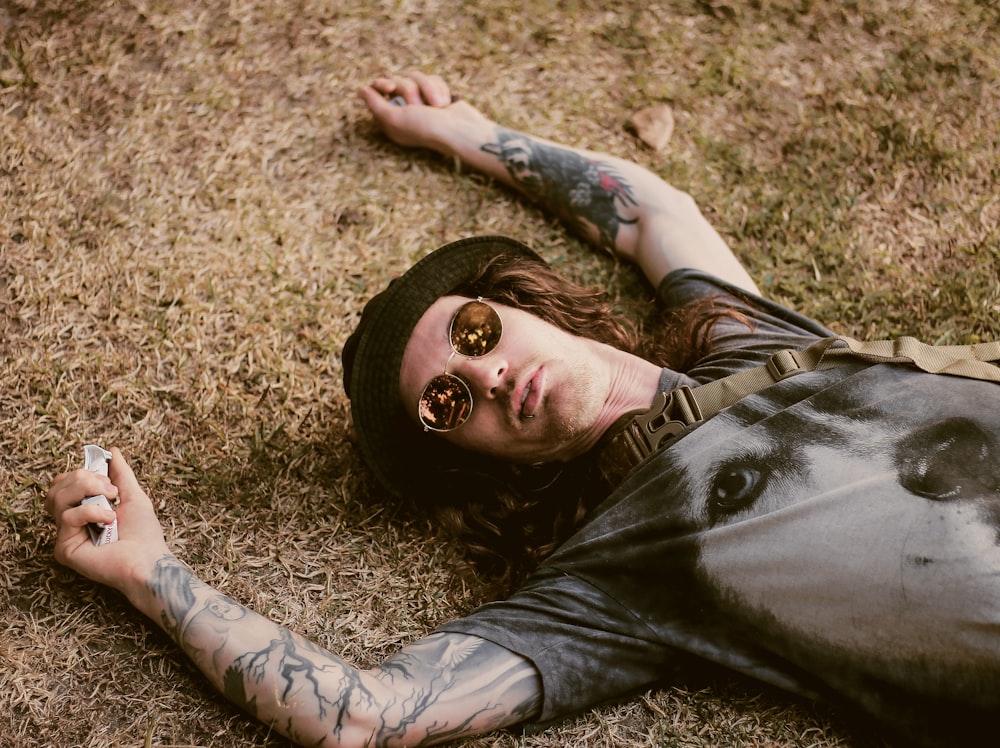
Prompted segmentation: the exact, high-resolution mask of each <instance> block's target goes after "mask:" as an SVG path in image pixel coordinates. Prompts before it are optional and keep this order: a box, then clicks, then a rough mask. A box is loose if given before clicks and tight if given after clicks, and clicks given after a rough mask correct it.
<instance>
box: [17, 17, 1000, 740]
mask: <svg viewBox="0 0 1000 748" xmlns="http://www.w3.org/2000/svg"><path fill="white" fill-rule="evenodd" d="M368 6H369V7H362V4H357V3H353V2H347V1H346V0H330V1H328V2H322V1H320V0H268V2H263V1H261V0H228V1H227V2H216V1H215V0H205V1H202V2H194V1H193V0H170V1H169V2H168V1H167V0H125V1H123V2H113V1H112V0H104V1H97V0H95V1H94V2H71V0H4V1H3V2H0V34H2V40H3V41H2V48H0V376H2V380H3V384H2V388H0V425H2V431H0V520H2V521H0V579H2V589H0V629H2V635H0V736H2V737H0V741H5V742H6V743H7V744H10V745H15V746H28V745H30V746H60V747H62V748H65V747H66V746H77V745H79V746H120V745H127V746H136V745H159V746H195V745H199V746H201V745H205V746H208V745H211V746H224V747H229V746H248V745H284V744H285V743H284V742H283V741H282V740H281V739H279V738H277V737H275V736H272V735H269V734H268V733H267V731H266V730H265V729H264V728H262V727H259V726H255V725H253V724H251V723H250V722H248V721H247V720H246V719H245V718H244V717H242V716H241V715H239V714H238V713H236V712H235V710H233V709H232V708H230V707H229V706H228V705H226V704H225V702H224V701H222V699H221V698H220V697H218V696H216V695H215V694H214V693H212V692H211V691H210V690H209V689H208V687H207V686H206V685H205V684H204V682H203V681H202V679H201V677H200V676H199V675H198V674H197V673H195V672H194V671H193V670H192V668H191V667H190V666H189V665H188V664H187V663H186V662H185V661H184V659H183V658H182V656H181V655H180V654H179V652H178V651H177V649H176V648H175V647H174V646H172V645H171V644H170V643H169V641H168V640H167V639H166V638H165V637H164V636H163V635H162V634H160V633H159V632H158V630H157V629H155V628H154V627H153V626H152V625H151V624H149V623H147V622H146V621H145V620H144V619H142V618H141V617H140V616H139V615H138V614H136V613H135V612H133V611H132V610H131V609H129V608H128V607H127V606H126V605H125V603H124V602H123V601H122V600H121V599H120V598H118V597H117V596H116V595H114V594H110V593H109V592H107V591H105V590H101V589H97V588H95V587H94V586H92V585H90V584H88V583H86V582H85V581H83V580H81V579H79V578H77V577H76V576H74V575H73V574H71V573H69V572H67V571H65V570H63V569H61V568H59V567H57V566H56V565H55V564H54V562H53V561H52V558H51V544H52V538H53V533H52V529H51V527H50V525H49V523H48V522H47V521H46V518H45V517H44V516H43V513H42V510H41V506H40V502H41V498H42V495H43V492H44V489H45V486H46V484H47V482H48V481H49V479H50V478H51V477H52V476H53V475H54V474H55V473H57V472H59V471H62V470H64V469H67V468H70V467H74V466H76V465H77V464H78V463H79V461H80V459H81V451H80V448H81V446H82V444H84V443H86V442H89V441H96V442H100V443H103V444H105V445H107V446H111V445H118V446H120V447H122V448H123V449H124V450H125V452H126V454H127V455H129V456H130V457H131V458H132V459H133V460H134V463H135V466H136V469H137V472H138V473H139V475H140V476H141V478H142V480H143V481H144V482H145V485H146V486H147V487H148V489H149V490H150V493H151V495H152V496H153V497H154V498H155V500H156V501H158V502H159V504H160V507H161V514H162V517H163V520H164V522H165V525H166V527H167V532H168V535H169V537H170V540H171V541H172V543H173V544H174V545H175V546H176V548H177V549H178V551H179V552H180V553H181V554H182V555H183V556H184V558H185V559H186V560H188V561H189V562H190V563H192V564H193V565H194V566H195V567H196V569H197V570H198V571H199V572H200V573H201V574H202V575H203V576H204V577H205V578H206V579H207V580H208V581H210V582H212V583H214V584H216V585H218V586H219V587H221V588H223V589H224V590H225V591H226V592H227V593H229V594H230V595H232V596H233V597H235V598H237V599H239V600H241V601H242V602H244V603H246V604H249V605H251V606H252V607H254V608H255V609H257V610H258V611H260V612H262V613H265V614H267V615H269V616H272V617H274V618H275V619H277V620H279V621H281V622H283V623H286V624H288V625H289V626H291V627H293V628H295V629H297V630H299V631H301V632H304V633H306V634H308V635H310V636H313V637H315V638H317V639H318V640H319V641H320V642H321V643H323V644H324V645H327V646H329V647H332V648H334V649H335V650H337V651H338V652H342V653H343V654H344V655H345V656H347V657H348V658H351V659H353V660H355V661H356V662H358V663H359V664H371V663H372V662H374V661H375V660H377V659H378V658H380V657H381V656H383V655H384V654H386V653H388V652H389V651H391V650H393V649H394V648H396V647H397V646H398V645H399V644H400V643H401V642H404V641H406V640H409V639H412V638H414V637H417V636H419V635H420V634H421V633H422V632H425V631H426V630H428V628H430V627H431V626H433V625H434V624H435V623H437V622H440V621H442V620H444V619H446V618H448V617H450V616H453V615H456V614H459V613H461V612H462V611H464V610H466V609H468V608H469V607H470V606H472V605H473V604H474V603H475V601H476V600H477V599H479V598H480V597H481V595H482V594H483V593H484V591H483V588H482V587H481V586H480V585H479V584H478V583H477V582H469V583H464V582H463V581H462V579H461V576H460V575H458V574H457V573H456V571H455V570H456V569H458V568H460V560H461V555H460V553H459V552H458V550H457V549H456V548H454V547H452V546H450V545H449V544H447V543H446V542H444V541H442V540H441V539H440V538H438V537H436V536H435V535H434V531H433V529H432V528H430V527H429V526H428V524H427V522H426V521H425V520H424V519H423V518H422V517H421V516H419V515H418V514H414V513H410V512H408V511H406V510H405V509H401V508H396V507H392V506H389V505H386V504H383V503H380V502H379V501H378V499H377V497H373V496H372V486H371V484H370V482H369V479H368V478H367V476H366V474H365V472H364V470H363V468H362V466H361V465H360V464H359V460H358V457H357V455H356V453H355V451H354V450H353V449H352V447H351V444H350V441H349V438H348V430H347V413H348V408H347V402H346V400H345V398H344V395H343V393H342V391H341V387H340V361H339V349H340V346H341V344H342V342H343V341H344V339H345V337H346V335H347V334H348V332H349V330H350V329H351V328H352V326H353V323H354V321H355V319H356V315H357V314H358V312H359V311H360V308H361V306H362V304H363V302H364V301H365V300H366V298H367V297H368V296H369V295H370V294H371V293H372V292H373V291H374V290H376V289H377V288H379V287H380V286H381V285H382V284H383V283H384V282H385V281H386V279H387V278H388V277H390V276H391V275H392V274H394V273H396V272H398V271H400V270H401V269H403V268H405V267H406V266H407V265H408V264H409V263H410V262H411V260H413V259H414V258H415V257H417V256H418V255H420V254H422V253H424V252H426V251H427V250H429V249H431V248H433V247H434V246H436V245H437V244H439V243H441V242H443V241H446V240H450V239H453V238H457V237H459V236H463V235H467V234H471V233H480V232H494V231H495V232H503V233H509V234H512V235H515V236H518V237H520V238H523V239H525V240H527V241H529V242H530V243H531V244H533V245H535V246H537V247H539V248H541V249H542V251H543V252H544V253H545V254H546V255H547V256H548V257H549V258H550V259H551V260H552V261H553V262H556V263H558V264H560V265H563V266H565V268H566V269H567V271H568V272H571V273H573V274H575V275H576V276H577V277H578V278H581V279H584V280H587V281H590V282H593V283H596V284H601V285H607V286H608V287H609V288H610V289H611V290H612V292H613V293H615V294H617V295H618V296H619V297H620V298H621V299H622V303H623V306H627V304H628V302H629V301H630V300H632V299H635V298H638V297H639V296H641V295H643V291H642V289H641V286H640V285H639V284H638V282H637V279H636V275H635V273H633V272H632V271H631V270H630V269H629V268H625V267H620V266H617V265H616V264H614V263H613V262H612V261H610V260H609V259H608V258H606V257H599V256H597V255H595V254H593V253H591V252H589V251H587V250H586V249H585V248H583V247H582V246H581V245H579V244H578V243H577V242H575V241H573V240H571V239H568V238H567V237H566V235H565V233H564V232H563V230H562V229H561V227H559V226H558V225H557V224H555V223H554V222H552V221H551V220H549V219H548V218H546V217H545V216H543V215H542V214H540V213H538V212H537V211H536V210H534V209H533V208H531V207H529V206H526V205H525V204H523V203H521V202H520V201H518V200H517V199H515V198H513V197H512V196H511V195H509V194H507V193H505V192H503V191H501V190H499V189H497V188H496V187H495V186H494V185H492V184H490V183H489V182H488V181H486V180H484V179H482V178H480V177H478V176H476V175H472V174H468V173H463V172H461V171H456V170H455V168H454V166H453V165H452V164H449V163H443V162H442V161H440V160H438V159H436V158H434V157H431V156H428V155H424V154H413V153H404V152H402V151H400V150H399V149H397V148H395V147H393V146H391V145H389V144H388V143H387V142H385V141H384V140H383V139H382V138H380V137H379V136H377V135H376V134H375V133H374V131H373V129H372V127H371V126H370V124H369V123H368V121H367V119H366V116H365V113H364V112H363V110H362V108H361V106H360V104H359V103H358V102H357V100H356V99H355V98H354V95H353V91H354V89H355V88H356V87H357V86H358V85H359V84H361V83H363V82H366V81H368V80H369V79H371V78H372V77H373V76H375V75H376V74H379V73H382V72H384V71H394V70H406V69H411V68H420V69H424V70H434V71H440V72H443V73H446V74H447V75H448V76H449V78H450V79H451V80H452V81H454V83H455V87H456V88H457V90H458V92H459V93H461V94H462V95H464V96H465V97H467V98H468V99H470V100H472V101H473V102H475V103H477V104H478V105H480V106H481V107H482V108H484V109H485V110H486V111H487V112H488V113H490V114H491V115H492V116H494V117H496V118H498V119H500V120H501V121H503V122H504V123H505V124H508V125H510V126H513V127H520V128H527V129H530V130H531V131H533V132H535V133H537V134H539V135H543V136H548V137H552V138H556V139H560V140H564V141H566V142H569V143H571V144H574V145H579V146H585V147H593V148H598V149H602V150H608V151H612V152H614V153H616V154H619V155H622V156H626V157H631V158H634V159H637V160H639V161H641V162H642V163H645V164H647V165H648V166H649V167H650V168H652V169H654V170H656V171H658V172H659V173H661V174H663V175H664V176H665V177H667V178H668V179H670V180H671V181H673V182H675V183H676V184H678V185H679V186H681V187H683V188H685V189H687V190H689V191H690V192H692V193H693V194H694V195H695V196H696V197H697V198H698V200H699V202H701V204H702V205H703V206H705V208H706V210H707V211H708V212H709V213H710V214H711V216H712V217H713V220H714V221H715V223H716V224H717V225H718V226H719V227H720V229H721V230H722V231H723V233H724V234H725V235H727V236H728V237H729V238H730V239H731V240H732V242H733V244H734V246H735V247H737V248H738V251H739V253H740V254H741V256H742V257H743V258H744V259H745V260H746V262H747V263H749V265H750V266H751V267H752V268H753V270H754V272H755V274H756V275H757V277H759V278H760V279H761V282H762V285H763V287H764V289H765V290H766V291H767V292H768V293H770V294H772V295H774V296H775V297H777V298H779V299H781V300H782V301H785V302H787V303H789V304H791V305H793V306H796V307H798V308H799V309H801V310H803V311H805V312H806V313H809V314H813V315H815V316H818V317H820V318H822V319H824V320H826V321H828V322H831V323H833V324H835V325H836V326H838V327H839V328H840V329H842V330H844V331H847V332H850V333H853V334H857V335H867V336H885V335H891V334H895V333H898V332H902V331H906V332H910V333H914V334H917V335H919V336H921V337H923V338H924V339H927V340H932V341H948V342H962V341H967V340H970V339H977V338H983V339H985V338H997V337H1000V281H998V276H1000V198H998V195H997V187H996V186H997V184H998V181H1000V179H998V178H1000V142H998V140H1000V132H998V129H997V124H996V123H997V122H998V121H1000V70H998V65H1000V54H998V51H1000V47H998V36H997V34H998V31H997V29H998V27H1000V17H998V16H1000V13H998V10H997V6H996V5H995V4H991V3H982V2H975V1H974V0H941V1H939V2H930V1H929V0H895V1H890V0H872V1H871V2H864V3H857V2H848V3H842V2H839V1H838V2H832V1H831V2H820V1H819V0H813V1H812V2H809V1H808V0H802V1H801V2H791V1H785V2H781V1H776V2H768V1H767V0H755V2H751V3H747V4H744V3H735V2H733V3H730V2H727V1H726V0H718V1H717V0H710V1H708V2H706V1H705V0H677V1H676V2H669V3H668V2H662V3H647V2H634V1H628V2H624V3H618V4H616V5H613V6H607V5H606V4H604V3H597V2H585V1H583V0H577V1H574V0H564V1H561V2H557V1H556V0H540V1H539V2H532V3H523V4H520V5H519V4H517V3H514V2H511V1H510V0H497V1H496V2H490V3H486V2H483V3H478V4H477V3H473V2H461V1H460V0H397V1H395V2H388V0H382V1H379V2H371V3H368ZM529 9H530V10H529ZM660 101H667V102H670V103H671V104H672V106H673V108H674V113H675V116H676V119H677V128H676V131H675V133H674V136H673V141H672V143H671V145H670V147H669V148H668V149H667V150H665V151H663V152H662V153H651V152H649V151H647V150H644V149H643V148H642V147H641V145H640V144H638V143H637V141H636V140H635V139H634V138H633V137H632V136H631V135H630V134H629V133H628V132H627V131H626V129H625V127H624V123H625V122H626V120H627V117H628V115H629V113H630V112H631V111H633V110H635V109H637V108H639V107H641V106H646V105H648V104H651V103H655V102H660ZM863 733H864V731H863V730H861V731H859V730H852V728H851V727H850V726H849V725H847V724H846V723H845V722H844V721H842V720H841V719H840V718H839V717H838V716H837V715H836V714H834V713H833V712H832V711H830V710H828V709H827V708H825V707H816V706H813V705H810V704H805V703H802V702H799V701H797V700H795V699H792V698H790V697H787V696H784V695H782V694H776V693H772V692H770V691H765V690H761V689H760V688H758V687H757V686H756V685H755V684H753V683H750V682H747V681H743V680H740V679H735V678H730V677H727V676H723V675H720V674H718V673H701V672H694V673H682V674H679V675H678V677H677V685H676V686H675V687H667V688H665V689H663V690H661V691H654V692H652V693H650V694H648V695H646V696H643V697H641V698H638V699H636V700H634V701H632V702H629V703H627V704H624V705H621V706H618V707H609V708H607V709H603V710H599V711H597V712H594V713H591V714H589V715H585V716H583V717H581V718H580V719H579V720H576V721H571V722H568V723H566V724H563V725H561V726H558V727H556V728H552V729H550V730H548V731H546V732H544V733H541V734H539V735H535V736H530V737H517V736H512V735H506V734H503V735H499V736H490V737H487V738H482V739H479V740H473V741H469V743H468V744H469V745H474V746H539V747H540V748H551V747H552V746H564V745H587V746H612V745H660V746H685V747H687V746H692V747H693V746H775V745H777V746H844V745H855V746H861V745H868V744H874V745H877V744H878V741H877V739H875V738H866V737H865V736H864V735H863Z"/></svg>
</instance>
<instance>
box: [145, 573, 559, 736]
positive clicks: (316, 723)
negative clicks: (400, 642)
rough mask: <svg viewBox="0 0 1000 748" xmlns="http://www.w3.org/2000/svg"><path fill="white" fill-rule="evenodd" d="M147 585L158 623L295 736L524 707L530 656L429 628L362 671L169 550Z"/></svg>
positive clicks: (431, 732)
mask: <svg viewBox="0 0 1000 748" xmlns="http://www.w3.org/2000/svg"><path fill="white" fill-rule="evenodd" d="M150 588H151V590H152V592H153V594H154V595H155V596H156V598H157V600H158V601H159V602H160V623H161V625H162V626H163V629H164V630H165V631H166V632H167V633H168V634H170V635H171V637H173V639H174V640H175V641H176V642H177V643H178V644H179V645H180V646H181V647H182V648H183V649H184V651H185V652H186V653H187V654H188V656H190V657H191V659H192V660H193V661H194V662H195V664H197V665H198V667H199V668H201V669H202V671H204V672H205V674H206V675H207V676H208V677H209V678H210V679H211V680H212V681H213V682H214V683H215V684H216V685H217V687H218V688H219V689H220V690H221V691H222V692H223V693H224V695H225V696H226V697H227V698H228V699H229V700H230V701H232V702H233V703H234V704H236V705H237V706H239V707H241V708H242V709H243V710H245V711H246V712H247V713H248V714H250V715H252V716H254V717H256V718H258V719H260V720H262V721H265V722H268V723H270V724H273V726H274V727H275V728H276V729H278V730H280V731H281V732H282V733H283V734H285V735H287V736H288V737H290V738H292V739H293V740H297V741H300V742H310V743H316V744H323V745H335V744H339V743H340V742H341V741H354V742H356V741H357V740H358V729H359V727H362V726H363V729H364V731H365V732H364V738H363V740H364V742H366V743H367V744H371V745H386V744H388V743H390V742H397V743H404V742H405V743H406V744H410V745H418V744H424V743H430V742H438V741H441V740H448V739H454V738H457V737H460V736H463V735H468V734H473V733H478V732H484V731H487V730H491V729H496V728H499V727H502V726H505V725H510V724H514V723H516V722H521V721H523V720H525V719H528V718H530V717H531V716H532V715H533V714H534V713H535V712H536V711H537V709H538V706H539V702H540V694H541V687H540V684H539V681H538V675H537V672H536V671H535V669H534V667H533V666H532V665H531V664H530V663H528V662H527V661H526V660H524V659H522V658H521V657H519V656H517V655H514V654H512V653H510V652H508V651H507V650H505V649H503V648H502V647H498V646H497V645H495V644H491V643H489V642H486V641H483V640H481V639H477V638H475V637H469V636H458V635H451V634H438V635H434V636H430V637H427V638H425V639H423V640H421V641H418V642H416V643H414V644H412V645H410V646H408V647H407V648H405V649H403V650H401V651H400V652H399V653H397V654H396V655H395V656H393V657H392V658H390V659H389V660H387V661H386V662H385V663H384V664H383V665H382V666H381V667H380V668H377V669H376V670H374V671H370V672H368V673H363V672H361V671H359V670H357V669H356V668H354V667H352V666H351V665H349V664H348V663H346V662H344V661H343V660H341V659H340V658H338V657H337V656H335V655H334V654H332V653H331V652H328V651H326V650H324V649H322V648H320V647H318V646H316V645H315V644H314V643H312V642H310V641H309V640H307V639H304V638H303V637H300V636H297V635H296V634H294V633H292V632H291V631H289V630H288V629H286V628H283V627H281V626H278V625H277V624H275V623H274V622H272V621H269V620H267V619H265V618H262V617H261V616H258V615H256V614H255V613H253V612H252V611H250V610H248V609H247V608H244V607H243V606H241V605H239V604H238V603H236V602H234V601H233V600H231V599H230V598H228V597H226V596H225V595H222V594H221V593H219V592H217V591H216V590H213V589H212V588H210V587H209V586H208V585H206V584H205V583H203V582H202V581H201V580H199V579H198V578H197V577H195V576H194V574H193V573H192V572H191V570H190V569H188V568H187V567H186V566H185V565H184V564H182V563H180V562H179V561H177V560H176V559H174V558H172V557H166V558H163V559H161V560H160V561H159V562H158V564H157V566H156V571H155V573H154V576H153V579H152V582H151V583H150Z"/></svg>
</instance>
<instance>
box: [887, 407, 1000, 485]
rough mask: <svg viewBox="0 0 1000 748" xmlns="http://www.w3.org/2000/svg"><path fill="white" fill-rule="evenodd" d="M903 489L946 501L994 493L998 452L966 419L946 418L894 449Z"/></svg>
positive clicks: (999, 480)
mask: <svg viewBox="0 0 1000 748" xmlns="http://www.w3.org/2000/svg"><path fill="white" fill-rule="evenodd" d="M896 470H897V472H898V474H899V483H900V485H901V486H903V488H905V489H906V490H908V491H910V492H911V493H914V494H916V495H917V496H923V497H924V498H926V499H933V500H935V501H951V500H954V499H963V498H982V497H984V496H985V495H988V494H994V493H997V492H1000V448H998V446H997V443H996V441H995V439H994V438H993V436H992V435H991V434H989V433H988V432H986V431H984V430H983V429H982V428H980V426H979V425H978V424H976V423H974V422H973V421H970V420H969V419H968V418H949V419H947V420H944V421H940V422H938V423H935V424H932V425H930V426H925V427H923V428H921V429H917V430H916V431H914V432H912V433H910V434H909V435H907V436H906V438H905V439H903V440H902V441H900V443H899V444H898V445H897V447H896Z"/></svg>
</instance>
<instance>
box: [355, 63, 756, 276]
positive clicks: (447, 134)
mask: <svg viewBox="0 0 1000 748" xmlns="http://www.w3.org/2000/svg"><path fill="white" fill-rule="evenodd" d="M360 95H361V98H362V99H363V100H364V102H365V104H366V105H367V107H368V109H369V110H370V111H371V113H372V115H373V116H374V118H375V120H376V122H377V123H378V124H379V126H380V127H381V128H382V129H383V131H384V132H385V133H386V135H387V136H388V137H389V138H390V139H392V140H393V141H395V142H396V143H398V144H400V145H404V146H414V147H423V148H429V149H431V150H434V151H437V152H438V153H441V154H443V155H445V156H448V157H453V158H458V159H460V160H461V161H462V162H463V163H465V164H467V165H468V166H470V167H472V168H474V169H477V170H479V171H482V172H483V173H485V174H488V175H490V176H492V177H493V178H495V179H497V180H498V181H500V182H503V183H504V184H506V185H508V186H510V187H513V188H514V189H516V190H518V191H520V192H521V193H522V194H524V195H525V196H527V197H529V198H530V199H532V200H534V201H536V202H538V203H539V204H541V205H542V206H544V207H545V208H547V209H548V210H550V211H552V212H553V213H555V214H556V215H558V216H559V217H560V218H561V219H563V220H564V221H566V222H567V223H568V224H569V225H570V226H571V227H572V228H573V229H575V230H576V231H577V232H578V233H579V234H580V235H581V236H583V237H584V238H585V239H587V240H588V241H589V242H590V243H591V244H593V245H594V246H597V247H601V248H603V249H606V250H609V251H612V252H615V253H617V254H618V255H620V256H621V257H623V258H625V259H627V260H630V261H632V262H635V263H636V264H637V265H638V266H639V267H640V269H641V270H642V271H643V273H644V274H645V276H646V278H647V279H649V281H650V283H652V284H653V286H654V287H656V286H657V285H658V284H659V282H660V281H661V280H662V279H663V277H664V276H665V275H666V274H667V273H668V272H670V271H671V270H674V269H677V268H682V267H689V268H697V269H700V270H704V271H706V272H709V273H712V274H714V275H716V276H719V277H720V278H723V279H724V280H728V281H729V282H730V283H733V284H735V285H737V286H740V287H741V288H745V289H747V290H749V291H752V292H754V293H758V290H757V286H756V285H755V283H754V282H753V280H752V279H751V278H750V276H749V275H748V274H747V272H746V270H745V269H744V268H743V266H742V265H741V264H740V262H739V261H738V260H737V259H736V257H735V256H734V255H733V253H732V251H731V250H730V249H729V247H728V246H727V245H726V243H725V242H724V241H723V239H722V237H720V236H719V234H718V232H716V231H715V229H714V228H713V227H712V226H711V225H710V224H709V223H708V221H707V220H705V217H704V216H703V215H702V213H701V211H700V210H699V209H698V206H697V205H696V204H695V202H694V200H693V199H692V198H691V196H690V195H688V194H687V193H685V192H682V191H681V190H678V189H677V188H675V187H673V186H671V185H669V184H667V183H666V182H665V181H663V180H662V179H661V178H660V177H658V176H656V175H655V174H653V173H652V172H650V171H649V170H647V169H645V168H643V167H641V166H639V165H638V164H635V163H633V162H631V161H626V160H624V159H620V158H616V157H614V156H609V155H607V154H601V153H595V152H593V151H588V150H583V149H579V148H570V147H567V146H562V145H559V144H557V143H554V142H552V141H549V140H545V139H543V138H536V137H532V136H530V135H527V134H525V133H521V132H516V131H514V130H509V129H507V128H504V127H501V126H500V125H498V124H497V123H495V122H493V121H491V120H489V119H488V118H487V117H486V116H484V115H483V114H482V113H481V112H479V110H477V109H476V108H475V107H473V106H472V105H470V104H468V103H467V102H464V101H452V97H451V94H450V91H449V88H448V86H447V84H446V83H445V82H444V81H443V80H442V79H441V78H439V77H437V76H427V75H422V74H420V73H413V74H411V75H409V76H400V77H393V78H378V79H376V80H375V81H373V82H372V84H371V85H370V86H365V87H363V88H362V89H361V90H360Z"/></svg>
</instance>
